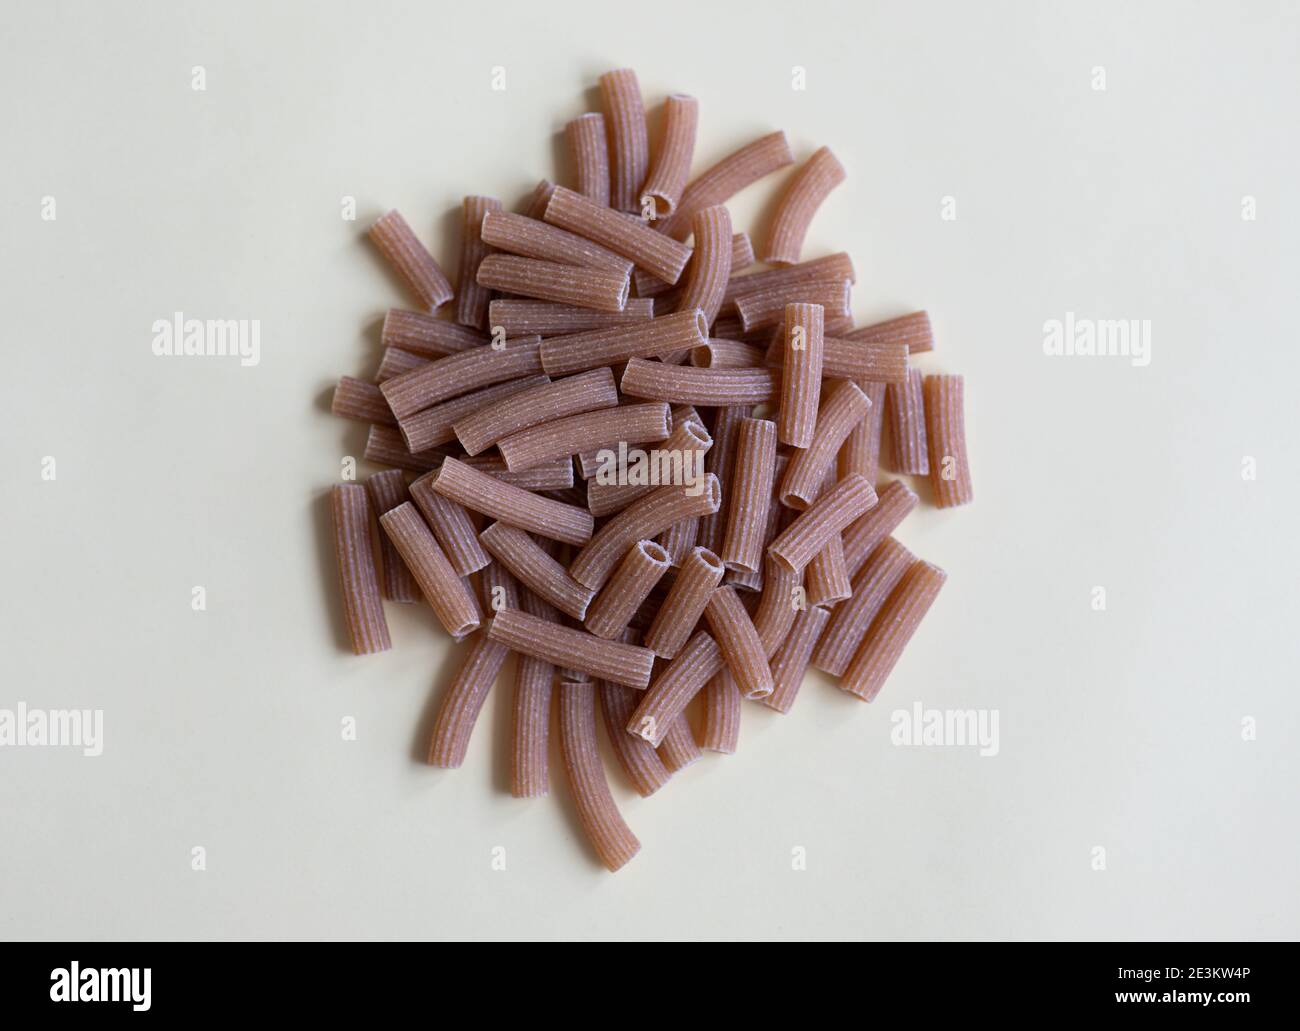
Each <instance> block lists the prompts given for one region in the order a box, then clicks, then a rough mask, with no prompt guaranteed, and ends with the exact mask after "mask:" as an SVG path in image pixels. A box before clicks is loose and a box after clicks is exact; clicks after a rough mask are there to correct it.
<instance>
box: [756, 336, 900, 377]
mask: <svg viewBox="0 0 1300 1031" xmlns="http://www.w3.org/2000/svg"><path fill="white" fill-rule="evenodd" d="M784 351H785V348H784V342H783V341H781V340H774V341H773V342H772V344H771V345H770V346H769V347H768V351H767V356H766V360H767V364H768V365H781V364H783V362H784V359H785V353H784ZM907 353H908V352H907V345H906V344H904V343H890V342H888V341H873V340H864V341H856V340H845V339H843V338H840V337H833V336H830V335H827V336H825V337H824V338H823V340H822V375H823V376H825V377H826V378H828V379H840V378H847V379H851V380H855V381H856V382H857V383H858V385H859V386H862V387H863V388H864V389H865V384H866V383H901V382H902V381H903V380H905V379H907Z"/></svg>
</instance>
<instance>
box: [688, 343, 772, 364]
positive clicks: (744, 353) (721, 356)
mask: <svg viewBox="0 0 1300 1031" xmlns="http://www.w3.org/2000/svg"><path fill="white" fill-rule="evenodd" d="M691 364H692V365H694V366H695V367H696V368H697V369H757V368H760V367H761V366H763V365H765V364H766V361H765V358H764V354H763V349H762V348H761V347H755V346H754V345H753V344H746V343H744V342H743V341H741V340H719V339H717V338H713V337H710V338H709V342H708V343H707V344H704V345H703V346H702V347H696V348H693V349H692V350H691Z"/></svg>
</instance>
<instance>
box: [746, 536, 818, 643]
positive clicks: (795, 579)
mask: <svg viewBox="0 0 1300 1031" xmlns="http://www.w3.org/2000/svg"><path fill="white" fill-rule="evenodd" d="M805 597H806V596H805V592H804V588H803V573H802V572H796V571H794V570H792V569H789V568H787V567H786V566H784V565H783V564H782V563H780V562H778V561H776V559H774V558H771V557H770V556H769V557H768V559H767V564H766V575H765V576H764V577H763V593H762V595H760V596H759V599H758V608H757V609H755V610H754V629H755V630H756V631H758V639H759V641H760V642H761V643H762V645H763V654H764V655H766V656H767V657H768V658H769V659H770V658H771V657H772V656H773V655H775V654H776V650H777V649H778V648H780V647H781V645H782V643H783V642H784V641H785V638H786V635H787V634H788V633H789V632H790V627H791V626H793V625H794V619H795V616H796V615H797V614H798V612H799V610H800V609H801V608H803V607H804V606H805V605H806V601H805Z"/></svg>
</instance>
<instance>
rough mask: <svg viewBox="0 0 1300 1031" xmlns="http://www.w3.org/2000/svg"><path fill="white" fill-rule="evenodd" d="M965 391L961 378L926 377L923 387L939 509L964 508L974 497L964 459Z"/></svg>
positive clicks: (928, 438)
mask: <svg viewBox="0 0 1300 1031" xmlns="http://www.w3.org/2000/svg"><path fill="white" fill-rule="evenodd" d="M964 390H965V381H964V380H963V379H962V377H960V376H926V377H925V380H924V382H923V385H922V391H923V394H924V398H925V426H926V440H927V443H928V445H929V449H930V456H929V462H930V487H931V489H932V490H933V491H934V503H935V504H936V505H938V506H939V507H940V508H952V507H953V506H955V505H965V504H967V503H969V502H970V501H971V499H972V498H973V497H974V490H973V489H972V487H971V482H970V463H969V462H968V461H967V459H966V417H965V412H964Z"/></svg>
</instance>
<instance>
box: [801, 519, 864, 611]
mask: <svg viewBox="0 0 1300 1031" xmlns="http://www.w3.org/2000/svg"><path fill="white" fill-rule="evenodd" d="M806 579H807V581H808V604H809V605H820V606H822V607H824V608H829V607H830V606H832V605H836V604H838V603H839V602H842V601H844V600H845V599H846V598H848V597H849V596H850V595H851V594H852V593H853V588H852V585H851V584H850V583H849V570H848V566H847V565H845V562H844V539H843V538H842V537H841V536H840V535H839V534H838V533H837V534H834V535H833V536H832V537H831V538H830V540H828V541H827V542H826V546H825V547H824V548H822V550H821V551H819V552H817V554H816V555H814V556H813V559H812V561H811V562H809V563H808V569H807V573H806Z"/></svg>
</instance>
